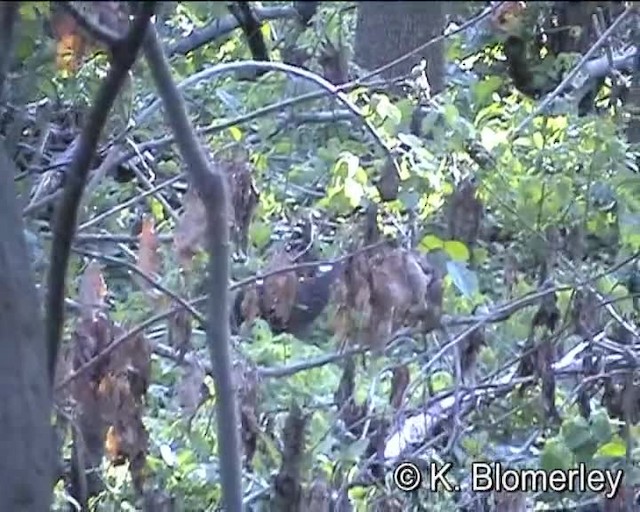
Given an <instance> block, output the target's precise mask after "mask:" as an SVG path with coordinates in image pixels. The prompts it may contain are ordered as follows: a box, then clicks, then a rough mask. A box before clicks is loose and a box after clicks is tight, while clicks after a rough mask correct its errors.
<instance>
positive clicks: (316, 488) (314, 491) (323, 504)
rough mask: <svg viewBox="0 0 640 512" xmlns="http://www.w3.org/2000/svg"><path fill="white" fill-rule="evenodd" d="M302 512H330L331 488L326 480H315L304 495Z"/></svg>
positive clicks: (320, 478) (319, 478) (318, 478)
mask: <svg viewBox="0 0 640 512" xmlns="http://www.w3.org/2000/svg"><path fill="white" fill-rule="evenodd" d="M302 510H307V511H308V512H329V511H330V510H331V488H330V487H329V484H328V483H327V481H326V479H325V478H323V477H321V476H318V477H317V478H315V479H314V480H313V481H312V482H311V484H310V485H309V487H308V488H307V491H306V493H305V503H304V505H303V507H302Z"/></svg>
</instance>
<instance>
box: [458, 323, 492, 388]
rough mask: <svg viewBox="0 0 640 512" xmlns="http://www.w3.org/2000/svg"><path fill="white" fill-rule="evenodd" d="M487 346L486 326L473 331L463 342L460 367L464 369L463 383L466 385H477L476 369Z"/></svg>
mask: <svg viewBox="0 0 640 512" xmlns="http://www.w3.org/2000/svg"><path fill="white" fill-rule="evenodd" d="M485 345H486V341H485V337H484V326H482V327H478V328H477V329H474V330H473V331H471V332H470V333H469V334H468V335H467V336H465V337H464V339H463V340H462V341H461V345H460V366H461V369H462V381H463V382H464V383H465V384H469V385H471V384H474V383H475V369H476V362H477V360H478V353H479V352H480V349H481V348H482V347H483V346H485Z"/></svg>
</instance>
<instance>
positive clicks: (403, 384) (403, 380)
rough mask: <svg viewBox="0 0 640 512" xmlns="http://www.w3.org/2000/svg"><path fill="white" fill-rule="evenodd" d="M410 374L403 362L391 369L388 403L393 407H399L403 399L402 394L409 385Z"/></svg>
mask: <svg viewBox="0 0 640 512" xmlns="http://www.w3.org/2000/svg"><path fill="white" fill-rule="evenodd" d="M410 380H411V374H410V373H409V367H408V366H407V365H405V364H403V365H399V366H396V367H395V368H394V369H393V377H392V378H391V396H390V399H389V403H390V404H391V407H393V408H394V409H396V410H397V409H400V407H402V402H403V401H404V395H405V392H406V391H407V387H408V386H409V382H410Z"/></svg>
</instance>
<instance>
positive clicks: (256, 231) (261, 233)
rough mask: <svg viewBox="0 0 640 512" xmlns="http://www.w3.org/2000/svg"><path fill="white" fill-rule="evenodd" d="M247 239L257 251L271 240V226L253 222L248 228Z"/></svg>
mask: <svg viewBox="0 0 640 512" xmlns="http://www.w3.org/2000/svg"><path fill="white" fill-rule="evenodd" d="M249 238H250V240H251V242H252V243H253V245H255V246H256V247H257V248H258V249H262V248H263V247H265V246H266V245H267V244H268V243H269V240H270V239H271V226H270V225H269V224H266V223H264V222H260V221H254V222H252V223H251V226H250V227H249Z"/></svg>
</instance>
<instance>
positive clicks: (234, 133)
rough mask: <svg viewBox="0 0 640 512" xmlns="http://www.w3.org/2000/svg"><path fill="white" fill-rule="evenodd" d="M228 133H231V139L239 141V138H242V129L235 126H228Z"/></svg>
mask: <svg viewBox="0 0 640 512" xmlns="http://www.w3.org/2000/svg"><path fill="white" fill-rule="evenodd" d="M229 133H230V134H231V138H233V140H235V141H236V142H240V140H241V139H242V130H241V129H240V128H238V127H237V126H231V127H230V128H229Z"/></svg>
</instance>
